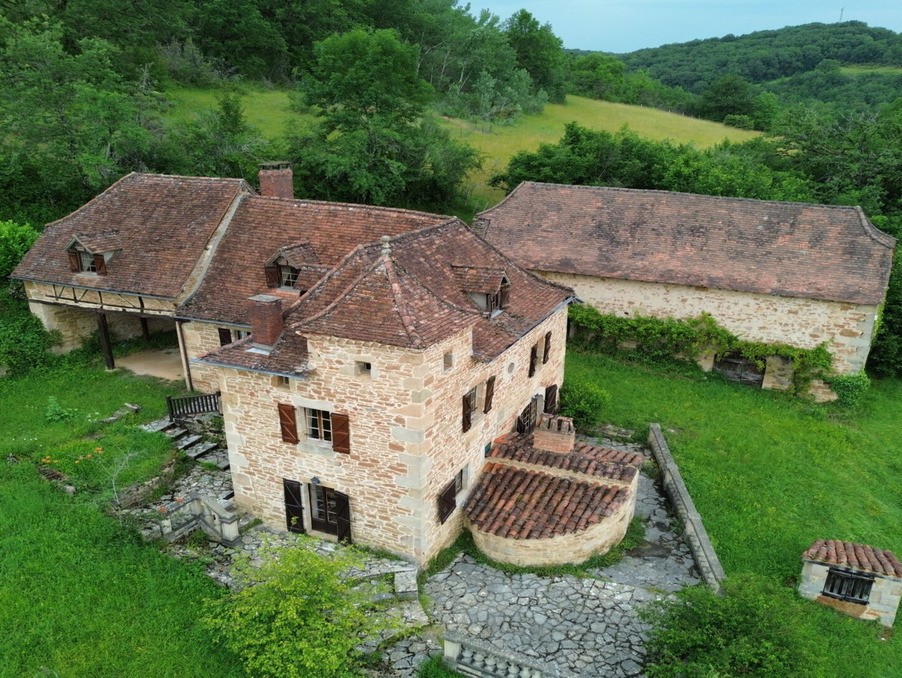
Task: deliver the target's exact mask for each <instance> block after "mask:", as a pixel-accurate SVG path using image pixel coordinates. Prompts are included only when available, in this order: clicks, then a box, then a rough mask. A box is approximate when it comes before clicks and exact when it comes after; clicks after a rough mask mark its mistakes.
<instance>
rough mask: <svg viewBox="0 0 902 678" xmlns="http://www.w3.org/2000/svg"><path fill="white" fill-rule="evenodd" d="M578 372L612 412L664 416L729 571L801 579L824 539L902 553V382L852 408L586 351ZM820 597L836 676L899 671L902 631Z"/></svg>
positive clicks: (574, 364)
mask: <svg viewBox="0 0 902 678" xmlns="http://www.w3.org/2000/svg"><path fill="white" fill-rule="evenodd" d="M567 378H568V379H569V378H581V379H590V380H595V381H597V382H598V383H600V384H601V385H602V386H603V388H604V389H605V390H607V391H608V392H610V394H611V396H612V399H611V404H610V406H609V411H608V413H607V417H606V418H607V419H609V420H610V421H612V422H614V423H616V424H617V425H621V426H627V427H630V428H641V427H644V426H646V425H647V423H648V422H659V423H660V424H661V425H662V427H663V429H664V432H665V436H666V437H667V440H668V443H669V444H670V447H671V449H672V451H673V454H674V456H675V458H676V460H677V462H678V463H679V465H680V470H681V472H682V474H683V477H684V479H685V481H686V484H687V486H688V488H689V491H690V493H691V494H692V497H693V499H694V500H695V503H696V505H697V507H698V510H699V512H700V513H701V515H702V518H703V519H704V522H705V527H706V528H707V530H708V532H709V534H710V536H711V540H712V542H713V543H714V546H715V548H716V550H717V553H718V555H719V556H720V558H721V560H722V561H723V565H724V568H725V569H726V572H727V574H728V576H729V575H735V574H755V575H760V576H763V577H765V578H766V579H767V580H768V581H769V582H770V585H771V586H772V587H774V589H775V590H778V589H779V588H780V587H783V586H791V587H792V586H795V585H796V583H797V577H798V575H799V573H800V572H801V561H800V556H801V554H802V552H803V551H804V550H805V549H806V548H807V547H808V546H809V545H810V544H811V542H813V541H814V540H815V539H817V538H834V539H844V540H849V541H859V542H865V543H869V544H872V545H874V546H878V547H881V548H886V549H890V550H893V551H895V552H896V553H900V552H902V531H900V530H899V525H902V484H900V482H899V478H900V477H902V435H900V434H902V420H900V418H899V402H902V381H899V380H892V381H889V380H887V381H881V382H876V383H875V384H874V386H873V388H872V389H871V390H870V391H869V392H868V394H867V395H866V396H865V398H864V399H863V402H862V403H861V405H860V406H859V408H857V409H856V410H855V411H854V412H849V411H843V410H842V409H840V408H836V407H825V406H817V405H813V404H810V403H807V402H805V401H802V400H799V399H796V398H793V397H791V396H787V395H784V394H780V393H774V392H769V391H757V390H753V389H750V388H747V387H743V386H739V385H735V384H730V383H727V382H724V381H723V380H721V379H719V378H716V377H712V376H709V375H705V374H703V373H700V372H696V371H693V370H689V369H687V370H684V371H675V370H671V371H667V370H658V369H656V368H655V367H653V366H643V365H635V364H627V363H624V362H619V361H617V360H616V359H613V358H607V357H603V356H598V355H592V354H583V353H577V352H574V351H571V352H570V353H568V356H567ZM815 607H816V606H814V605H813V604H812V605H811V608H812V610H811V615H810V618H809V619H808V623H810V624H812V625H813V626H814V628H815V630H816V632H817V634H818V636H819V637H821V638H822V642H823V648H822V651H823V652H825V653H827V654H828V657H829V658H830V660H831V661H828V662H827V665H831V666H835V667H837V673H836V674H835V675H843V676H862V677H865V676H867V677H872V676H893V675H895V676H897V675H899V674H898V671H897V669H898V667H899V666H902V643H900V642H899V640H898V638H894V639H891V640H888V641H884V640H879V639H878V637H879V635H880V630H879V627H878V626H877V625H876V624H869V623H863V622H860V621H857V620H853V619H849V618H846V617H843V616H840V615H838V614H835V613H833V612H832V611H829V610H826V611H825V610H821V609H815ZM840 667H841V668H840ZM825 675H834V674H830V673H826V674H825Z"/></svg>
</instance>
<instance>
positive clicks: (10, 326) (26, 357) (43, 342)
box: [0, 289, 59, 377]
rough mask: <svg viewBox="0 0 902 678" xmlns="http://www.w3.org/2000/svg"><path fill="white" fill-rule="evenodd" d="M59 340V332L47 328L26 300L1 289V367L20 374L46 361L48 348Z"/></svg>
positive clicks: (12, 374)
mask: <svg viewBox="0 0 902 678" xmlns="http://www.w3.org/2000/svg"><path fill="white" fill-rule="evenodd" d="M57 343H59V335H58V334H57V333H55V332H48V331H47V330H45V329H44V326H43V325H42V324H41V321H40V320H38V319H37V318H35V317H34V316H33V315H32V314H31V313H29V312H28V306H26V305H25V303H24V302H22V301H20V300H17V299H13V298H12V297H11V296H10V295H9V293H8V292H7V291H5V290H2V289H0V367H2V368H5V369H6V372H7V374H8V375H9V376H11V377H20V376H22V375H24V374H26V373H27V372H28V371H29V370H31V369H32V368H34V367H38V366H40V365H44V364H46V363H47V361H48V360H49V358H50V356H49V354H48V349H50V348H51V347H52V346H55V345H56V344H57Z"/></svg>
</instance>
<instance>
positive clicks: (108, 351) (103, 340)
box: [97, 313, 116, 370]
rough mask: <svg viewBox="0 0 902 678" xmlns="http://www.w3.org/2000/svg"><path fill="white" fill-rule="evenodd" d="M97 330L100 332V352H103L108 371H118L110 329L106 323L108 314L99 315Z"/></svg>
mask: <svg viewBox="0 0 902 678" xmlns="http://www.w3.org/2000/svg"><path fill="white" fill-rule="evenodd" d="M97 329H98V330H99V331H100V350H101V351H102V352H103V362H104V363H106V368H107V369H108V370H115V369H116V361H115V360H113V345H112V343H111V342H110V328H109V326H108V325H107V322H106V313H98V314H97Z"/></svg>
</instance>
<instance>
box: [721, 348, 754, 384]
mask: <svg viewBox="0 0 902 678" xmlns="http://www.w3.org/2000/svg"><path fill="white" fill-rule="evenodd" d="M764 369H765V367H764V365H759V364H758V363H757V362H756V361H754V360H749V359H748V358H746V357H744V356H742V355H740V354H738V353H727V354H724V355H719V356H717V357H716V358H715V359H714V371H715V372H719V373H720V374H722V375H723V376H725V377H726V378H727V379H730V380H732V381H738V382H739V383H741V384H748V385H749V386H761V384H762V383H764Z"/></svg>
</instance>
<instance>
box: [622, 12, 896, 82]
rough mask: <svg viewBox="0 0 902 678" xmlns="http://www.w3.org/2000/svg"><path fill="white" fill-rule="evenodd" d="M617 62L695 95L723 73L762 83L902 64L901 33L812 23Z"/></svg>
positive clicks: (846, 24) (854, 25) (693, 43)
mask: <svg viewBox="0 0 902 678" xmlns="http://www.w3.org/2000/svg"><path fill="white" fill-rule="evenodd" d="M621 59H622V60H623V62H624V63H625V64H626V67H627V68H628V69H629V70H632V71H635V70H644V71H646V72H647V73H648V74H649V75H651V76H652V77H653V78H656V79H658V80H660V81H661V82H664V83H665V84H668V85H671V86H674V87H683V88H685V89H686V90H688V91H690V92H695V93H697V94H698V93H701V92H702V91H703V90H704V89H705V87H706V86H707V85H709V84H710V83H712V82H713V81H714V80H716V79H717V78H719V77H720V76H722V75H724V74H725V73H732V74H735V75H739V76H742V77H743V78H745V79H746V80H748V81H749V82H753V83H764V82H768V81H772V80H777V79H779V78H787V77H791V76H794V75H798V74H801V73H804V72H806V71H811V70H813V69H815V68H816V67H817V65H818V64H819V63H821V62H822V61H823V60H825V59H830V60H835V61H838V62H840V63H842V64H843V65H847V66H848V65H853V64H861V65H864V64H867V65H885V66H902V34H899V33H896V32H894V31H891V30H889V29H886V28H871V27H869V26H868V25H867V24H865V23H863V22H860V21H847V22H843V23H836V24H820V23H816V24H805V25H803V26H789V27H786V28H781V29H779V30H774V31H757V32H755V33H749V34H748V35H742V36H739V37H737V36H735V35H727V36H724V37H722V38H711V39H708V40H693V41H691V42H685V43H678V44H672V45H664V46H662V47H655V48H651V49H641V50H638V51H636V52H631V53H629V54H624V55H621Z"/></svg>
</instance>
